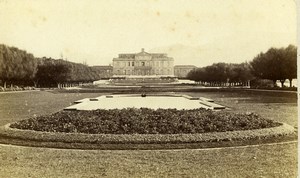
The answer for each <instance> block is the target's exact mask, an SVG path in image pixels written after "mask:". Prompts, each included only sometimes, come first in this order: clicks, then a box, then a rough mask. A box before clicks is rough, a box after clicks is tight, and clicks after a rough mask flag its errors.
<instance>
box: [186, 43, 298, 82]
mask: <svg viewBox="0 0 300 178" xmlns="http://www.w3.org/2000/svg"><path fill="white" fill-rule="evenodd" d="M187 78H188V79H190V80H193V81H196V82H198V83H202V84H208V85H210V86H221V85H224V84H226V85H232V84H240V85H241V84H242V85H243V84H244V83H245V82H248V81H250V80H254V79H268V80H272V81H273V83H274V86H275V85H276V81H277V80H279V81H280V82H281V85H282V87H283V86H284V82H285V81H286V80H287V79H288V80H289V81H290V87H292V80H293V79H295V78H297V48H296V47H295V46H293V45H289V46H288V47H286V48H270V49H269V50H268V51H267V52H265V53H263V52H261V53H260V54H258V55H257V56H256V57H255V58H254V59H253V60H252V61H251V62H249V63H247V62H244V63H240V64H228V63H214V64H212V65H210V66H206V67H201V68H197V69H195V70H192V71H190V72H189V73H188V75H187Z"/></svg>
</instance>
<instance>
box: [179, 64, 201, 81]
mask: <svg viewBox="0 0 300 178" xmlns="http://www.w3.org/2000/svg"><path fill="white" fill-rule="evenodd" d="M196 68H197V67H196V66H194V65H176V66H174V75H175V76H176V77H178V78H186V77H187V74H188V73H189V72H190V71H191V70H194V69H196Z"/></svg>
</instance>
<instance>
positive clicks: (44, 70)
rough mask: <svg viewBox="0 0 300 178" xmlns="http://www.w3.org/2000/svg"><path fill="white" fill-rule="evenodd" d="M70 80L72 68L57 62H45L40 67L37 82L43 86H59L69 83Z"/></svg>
mask: <svg viewBox="0 0 300 178" xmlns="http://www.w3.org/2000/svg"><path fill="white" fill-rule="evenodd" d="M69 78H70V67H69V66H68V65H66V64H63V63H60V62H59V61H57V60H51V59H50V60H45V61H43V63H42V64H40V65H39V66H38V70H37V73H36V76H35V81H36V82H37V83H39V84H40V85H43V86H53V84H55V85H57V87H58V88H61V84H62V83H64V82H67V81H68V80H69Z"/></svg>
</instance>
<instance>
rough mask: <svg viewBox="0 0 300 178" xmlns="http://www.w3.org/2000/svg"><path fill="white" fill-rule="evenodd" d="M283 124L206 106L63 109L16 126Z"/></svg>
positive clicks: (90, 128)
mask: <svg viewBox="0 0 300 178" xmlns="http://www.w3.org/2000/svg"><path fill="white" fill-rule="evenodd" d="M278 125H280V124H279V123H275V122H273V121H271V120H267V119H263V118H261V117H259V116H258V115H256V114H253V113H250V114H235V113H229V112H214V111H211V110H206V109H194V110H176V109H157V110H153V109H148V108H140V109H136V108H127V109H121V110H118V109H113V110H100V109H99V110H93V111H61V112H57V113H54V114H52V115H48V116H40V117H37V118H30V119H27V120H22V121H19V122H17V123H14V124H12V125H11V127H13V128H19V129H29V130H36V131H46V132H66V133H70V132H79V133H88V134H101V133H104V134H158V133H159V134H180V133H205V132H225V131H234V130H250V129H260V128H268V127H274V126H278Z"/></svg>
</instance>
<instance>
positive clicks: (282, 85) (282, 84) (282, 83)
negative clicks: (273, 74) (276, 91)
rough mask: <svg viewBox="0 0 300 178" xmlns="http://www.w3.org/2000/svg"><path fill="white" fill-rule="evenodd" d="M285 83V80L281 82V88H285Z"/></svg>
mask: <svg viewBox="0 0 300 178" xmlns="http://www.w3.org/2000/svg"><path fill="white" fill-rule="evenodd" d="M284 82H285V79H284V80H280V83H281V88H283V87H284Z"/></svg>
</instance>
